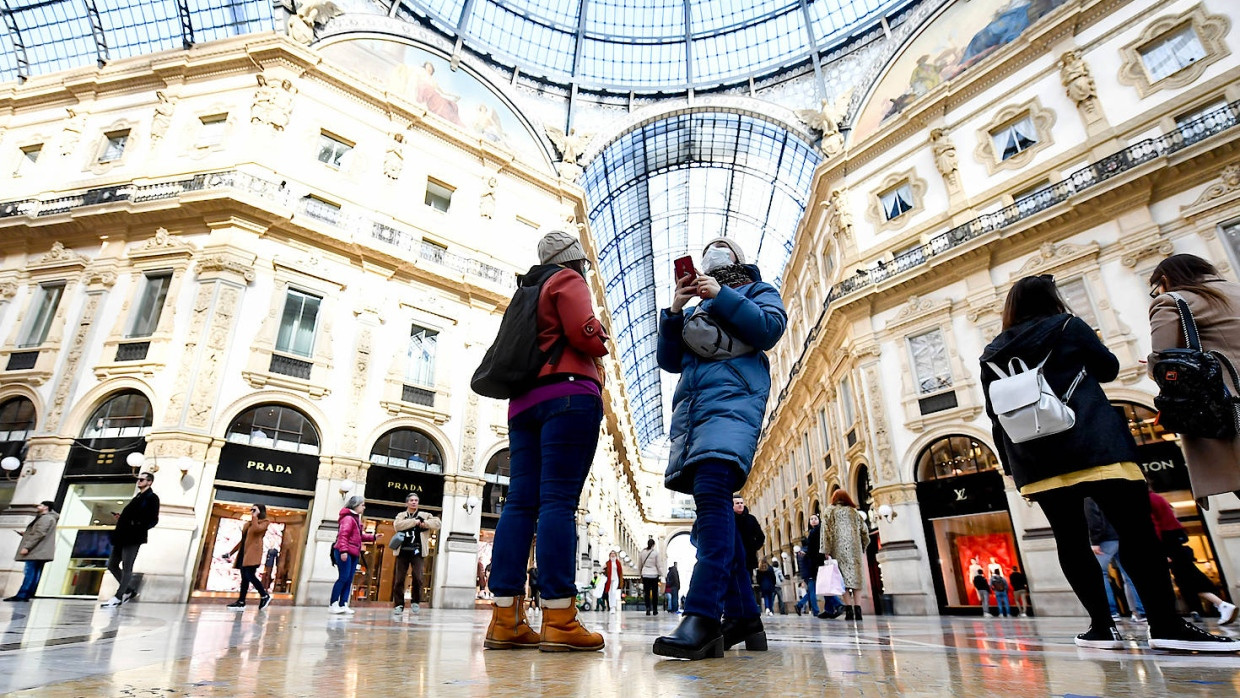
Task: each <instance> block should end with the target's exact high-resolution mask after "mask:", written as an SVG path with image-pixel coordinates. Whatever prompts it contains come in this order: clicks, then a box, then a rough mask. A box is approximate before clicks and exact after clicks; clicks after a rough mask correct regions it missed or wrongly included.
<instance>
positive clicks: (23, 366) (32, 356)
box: [4, 351, 39, 371]
mask: <svg viewBox="0 0 1240 698" xmlns="http://www.w3.org/2000/svg"><path fill="white" fill-rule="evenodd" d="M37 363H39V352H37V351H15V352H13V353H12V354H9V363H8V365H7V366H5V367H4V370H6V371H25V370H28V369H32V368H34V367H35V364H37Z"/></svg>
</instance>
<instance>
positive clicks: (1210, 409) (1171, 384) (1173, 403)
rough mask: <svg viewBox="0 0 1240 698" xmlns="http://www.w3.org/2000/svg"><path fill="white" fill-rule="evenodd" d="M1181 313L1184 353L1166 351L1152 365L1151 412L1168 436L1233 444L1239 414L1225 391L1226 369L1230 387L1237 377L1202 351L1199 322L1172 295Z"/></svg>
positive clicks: (1217, 356) (1222, 359) (1223, 360)
mask: <svg viewBox="0 0 1240 698" xmlns="http://www.w3.org/2000/svg"><path fill="white" fill-rule="evenodd" d="M1170 295H1171V297H1172V298H1174V299H1175V304H1176V307H1177V308H1179V310H1180V325H1181V326H1182V327H1183V328H1184V345H1185V347H1187V348H1186V349H1179V348H1176V349H1165V350H1163V351H1160V352H1158V358H1157V359H1156V360H1155V361H1154V366H1153V373H1154V382H1156V383H1158V396H1157V397H1155V398H1154V407H1155V408H1156V409H1157V410H1158V423H1159V424H1161V425H1162V427H1163V428H1164V429H1166V430H1167V431H1170V432H1173V433H1176V434H1184V435H1185V436H1196V437H1202V438H1207V439H1231V438H1234V437H1235V436H1236V432H1237V427H1238V424H1237V422H1240V412H1238V411H1237V406H1238V403H1237V400H1236V397H1235V396H1234V395H1233V394H1232V392H1231V391H1230V390H1229V389H1228V388H1227V380H1226V378H1225V377H1224V376H1223V370H1224V367H1226V370H1227V372H1228V373H1229V374H1231V382H1232V385H1237V386H1240V377H1237V375H1236V368H1235V367H1234V366H1232V364H1231V361H1230V360H1229V359H1228V358H1227V357H1226V356H1224V355H1223V354H1221V353H1219V352H1217V351H1203V350H1202V348H1201V336H1200V335H1199V334H1198V333H1197V322H1196V321H1195V320H1194V319H1193V313H1192V311H1191V310H1189V309H1188V303H1186V302H1185V301H1184V297H1183V296H1181V295H1180V294H1178V293H1172V294H1170Z"/></svg>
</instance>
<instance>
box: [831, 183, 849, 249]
mask: <svg viewBox="0 0 1240 698" xmlns="http://www.w3.org/2000/svg"><path fill="white" fill-rule="evenodd" d="M829 202H830V206H831V211H830V217H829V218H828V219H827V224H828V226H830V229H831V234H832V235H834V236H836V237H837V238H838V237H842V238H845V239H852V229H853V218H852V212H851V211H849V210H848V190H847V189H833V190H831V196H830V199H829Z"/></svg>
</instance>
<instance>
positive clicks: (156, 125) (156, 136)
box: [151, 91, 177, 142]
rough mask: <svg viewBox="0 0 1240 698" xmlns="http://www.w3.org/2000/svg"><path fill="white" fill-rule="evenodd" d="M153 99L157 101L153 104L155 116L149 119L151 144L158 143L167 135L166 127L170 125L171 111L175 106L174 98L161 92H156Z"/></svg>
mask: <svg viewBox="0 0 1240 698" xmlns="http://www.w3.org/2000/svg"><path fill="white" fill-rule="evenodd" d="M155 97H156V99H158V100H159V101H158V102H156V103H155V115H154V116H153V117H151V141H152V142H158V141H159V140H160V139H161V138H163V137H164V135H165V134H167V133H168V127H169V126H171V125H172V111H173V110H174V109H176V104H177V100H176V98H175V97H169V96H168V95H166V94H164V93H163V92H162V91H157V92H156V93H155Z"/></svg>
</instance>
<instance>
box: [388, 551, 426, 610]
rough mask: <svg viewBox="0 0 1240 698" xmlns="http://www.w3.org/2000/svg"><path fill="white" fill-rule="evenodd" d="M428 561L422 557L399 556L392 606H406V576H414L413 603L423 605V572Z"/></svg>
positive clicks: (397, 557) (393, 586)
mask: <svg viewBox="0 0 1240 698" xmlns="http://www.w3.org/2000/svg"><path fill="white" fill-rule="evenodd" d="M425 564H426V560H425V559H424V558H423V557H422V556H421V555H397V556H396V574H394V575H393V576H392V605H393V606H404V605H405V576H406V575H409V574H411V573H412V576H413V589H412V590H411V591H412V592H413V597H412V598H413V603H422V570H423V569H424V566H425Z"/></svg>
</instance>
